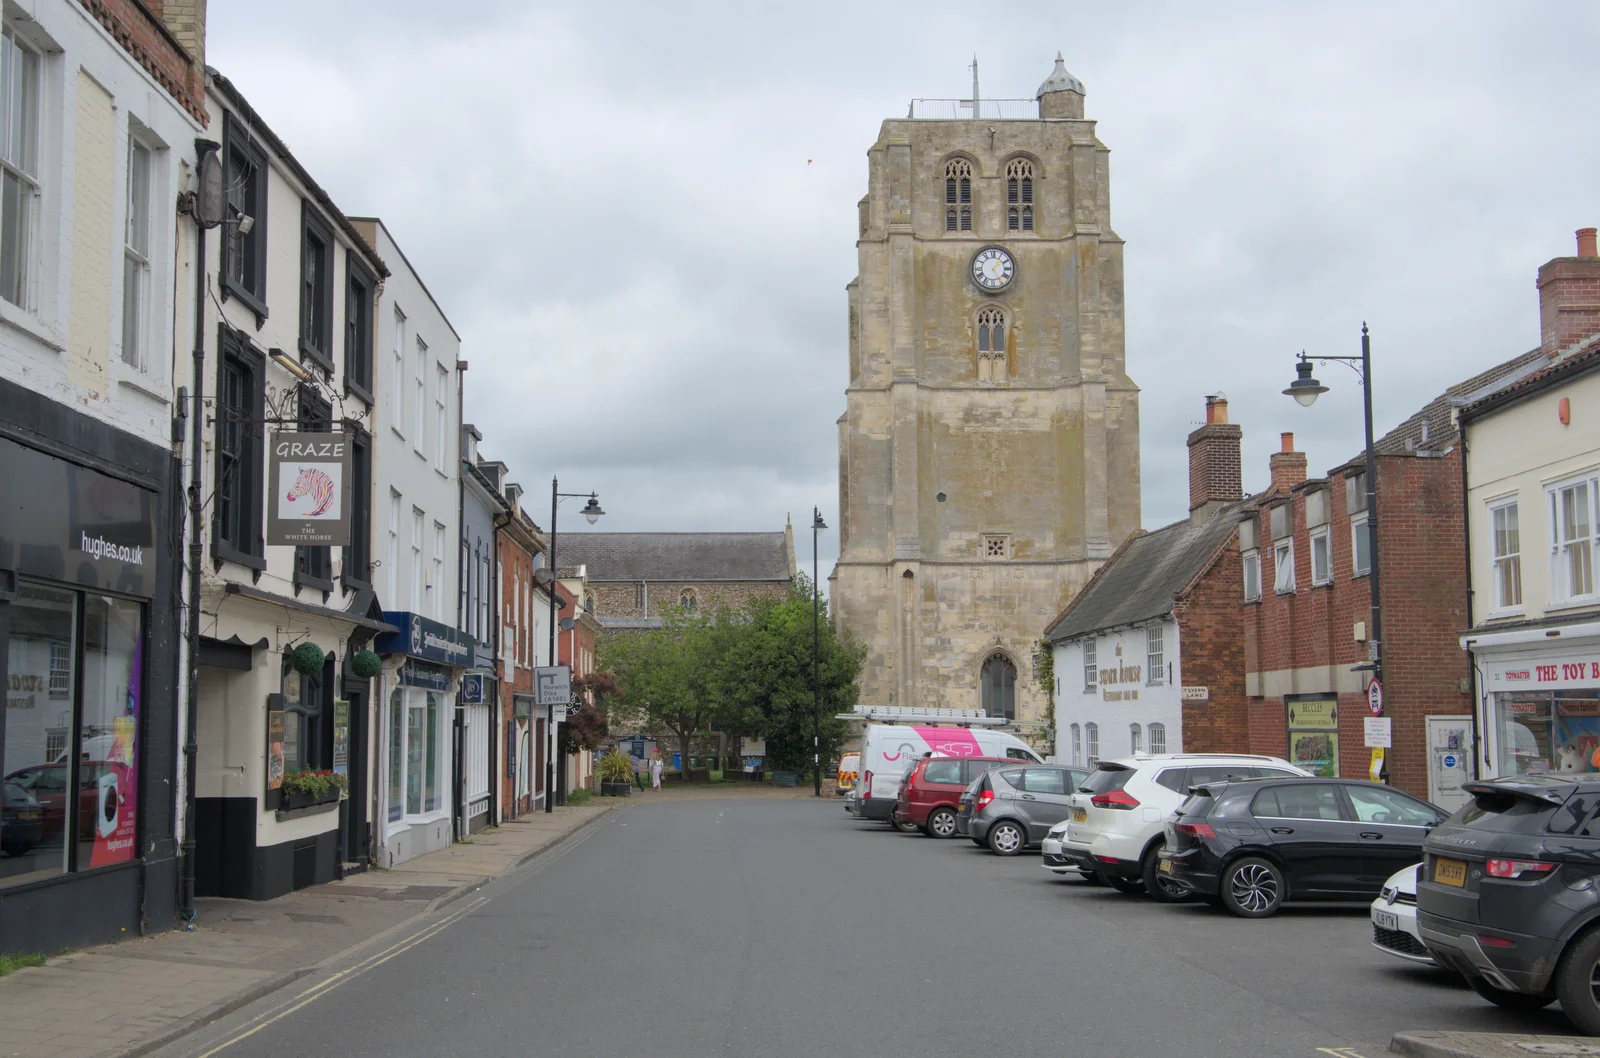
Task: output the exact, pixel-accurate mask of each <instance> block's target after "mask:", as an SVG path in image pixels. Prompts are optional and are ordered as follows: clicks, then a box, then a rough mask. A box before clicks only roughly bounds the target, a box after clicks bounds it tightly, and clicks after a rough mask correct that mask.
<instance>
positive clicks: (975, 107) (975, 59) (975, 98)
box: [972, 52, 978, 121]
mask: <svg viewBox="0 0 1600 1058" xmlns="http://www.w3.org/2000/svg"><path fill="white" fill-rule="evenodd" d="M972 117H973V120H974V121H976V120H977V117H978V53H977V52H973V53H972Z"/></svg>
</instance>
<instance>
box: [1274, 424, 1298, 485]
mask: <svg viewBox="0 0 1600 1058" xmlns="http://www.w3.org/2000/svg"><path fill="white" fill-rule="evenodd" d="M1278 440H1279V451H1276V452H1274V453H1272V458H1271V459H1270V460H1268V462H1269V463H1270V464H1271V466H1272V491H1273V492H1276V493H1286V492H1288V491H1289V490H1290V489H1292V488H1294V487H1295V486H1296V485H1298V484H1300V483H1301V482H1302V481H1304V480H1305V479H1306V454H1305V453H1304V452H1296V451H1295V450H1294V434H1292V433H1286V434H1283V435H1282V436H1281V437H1279V439H1278Z"/></svg>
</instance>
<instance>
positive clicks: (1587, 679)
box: [1488, 655, 1600, 691]
mask: <svg viewBox="0 0 1600 1058" xmlns="http://www.w3.org/2000/svg"><path fill="white" fill-rule="evenodd" d="M1488 675H1489V690H1491V691H1554V690H1560V689H1561V688H1563V687H1600V657H1595V656H1592V655H1590V656H1579V657H1565V658H1563V657H1555V658H1552V659H1550V660H1549V661H1511V662H1500V663H1499V664H1495V665H1491V666H1489V673H1488Z"/></svg>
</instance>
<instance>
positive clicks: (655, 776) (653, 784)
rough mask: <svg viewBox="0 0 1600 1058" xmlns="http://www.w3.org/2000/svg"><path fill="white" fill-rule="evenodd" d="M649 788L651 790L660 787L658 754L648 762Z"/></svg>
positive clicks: (659, 758) (659, 759)
mask: <svg viewBox="0 0 1600 1058" xmlns="http://www.w3.org/2000/svg"><path fill="white" fill-rule="evenodd" d="M650 788H651V789H652V790H659V789H661V757H660V756H659V755H657V756H656V758H655V759H654V760H652V761H651V762H650Z"/></svg>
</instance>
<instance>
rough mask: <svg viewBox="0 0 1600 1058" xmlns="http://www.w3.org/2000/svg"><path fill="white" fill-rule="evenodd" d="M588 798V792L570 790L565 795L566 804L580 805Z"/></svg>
mask: <svg viewBox="0 0 1600 1058" xmlns="http://www.w3.org/2000/svg"><path fill="white" fill-rule="evenodd" d="M589 797H590V794H589V791H588V790H572V791H569V792H568V793H567V804H569V805H581V804H583V803H584V802H585V801H587V800H588V799H589Z"/></svg>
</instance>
